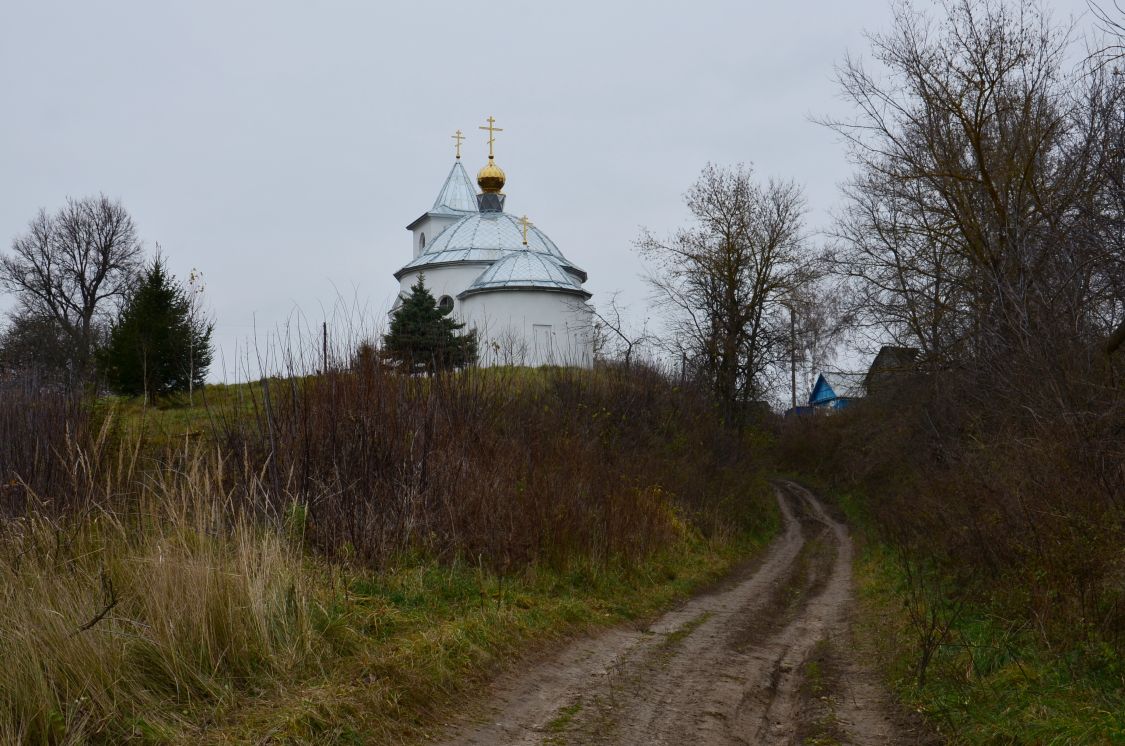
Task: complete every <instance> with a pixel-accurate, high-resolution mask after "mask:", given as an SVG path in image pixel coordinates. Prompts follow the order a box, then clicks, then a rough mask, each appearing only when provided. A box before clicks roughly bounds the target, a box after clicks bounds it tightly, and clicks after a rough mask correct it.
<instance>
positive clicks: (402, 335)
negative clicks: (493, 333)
mask: <svg viewBox="0 0 1125 746" xmlns="http://www.w3.org/2000/svg"><path fill="white" fill-rule="evenodd" d="M451 311H452V309H445V310H443V309H441V308H439V307H438V304H437V301H435V300H434V296H433V295H432V294H431V293H430V291H429V289H428V288H426V284H425V277H424V276H422V275H419V276H418V282H416V283H415V284H414V285H413V286H412V287H411V288H410V295H408V296H407V297H406V298H404V299H403V301H402V305H401V306H399V308H398V310H397V311H395V312H394V315H393V316H392V317H391V329H390V331H389V332H388V333H387V334H386V335H385V336H384V337H383V350H384V353H385V354H386V356H387V357H388V358H389V359H390V360H391V361H393V362H395V363H398V364H399V365H401V366H402V367H404V368H405V369H406V370H409V371H411V372H424V373H433V372H435V371H438V370H446V369H449V368H463V367H465V366H466V365H471V364H472V363H474V362H476V359H477V334H476V331H475V330H473V331H470V332H468V333H465V334H459V333H458V332H460V331H461V330H462V329H464V328H465V325H464V324H459V323H457V322H456V321H454V320H453V318H451V317H450V315H449V314H450V312H451Z"/></svg>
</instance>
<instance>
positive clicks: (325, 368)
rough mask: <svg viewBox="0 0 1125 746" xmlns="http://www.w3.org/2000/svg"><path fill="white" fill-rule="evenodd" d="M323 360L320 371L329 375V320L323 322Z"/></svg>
mask: <svg viewBox="0 0 1125 746" xmlns="http://www.w3.org/2000/svg"><path fill="white" fill-rule="evenodd" d="M321 331H322V335H321V360H322V361H323V363H322V365H321V368H320V372H321V373H323V374H325V375H328V322H327V321H324V322H322V323H321Z"/></svg>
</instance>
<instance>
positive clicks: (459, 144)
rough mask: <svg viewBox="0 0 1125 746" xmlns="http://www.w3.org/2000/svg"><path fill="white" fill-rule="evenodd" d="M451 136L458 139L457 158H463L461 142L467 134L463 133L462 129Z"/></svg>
mask: <svg viewBox="0 0 1125 746" xmlns="http://www.w3.org/2000/svg"><path fill="white" fill-rule="evenodd" d="M451 137H453V139H454V140H456V141H457V160H461V142H462V141H463V140H464V139H465V136H464V135H462V134H461V130H457V131H456V132H454V133H453V135H451Z"/></svg>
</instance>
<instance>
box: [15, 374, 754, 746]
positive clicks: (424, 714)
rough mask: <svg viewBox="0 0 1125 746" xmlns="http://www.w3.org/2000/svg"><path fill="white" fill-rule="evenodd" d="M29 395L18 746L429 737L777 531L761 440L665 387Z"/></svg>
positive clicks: (518, 385) (604, 384) (500, 382)
mask: <svg viewBox="0 0 1125 746" xmlns="http://www.w3.org/2000/svg"><path fill="white" fill-rule="evenodd" d="M4 386H5V388H4V392H3V393H4V395H3V396H0V433H2V434H3V435H4V436H5V437H3V438H0V470H2V471H3V474H4V482H3V485H4V486H3V488H2V490H3V507H4V510H5V521H4V526H3V531H2V532H0V567H2V568H3V571H2V572H0V598H2V600H3V603H4V606H5V609H6V613H5V615H4V616H3V619H2V620H0V641H2V642H0V692H3V693H4V694H3V696H2V698H0V740H4V741H6V742H29V743H86V742H102V743H117V742H120V741H122V740H125V739H137V740H140V741H151V742H163V741H181V740H193V741H203V742H219V741H226V742H230V741H242V740H245V739H248V738H250V737H251V735H253V736H254V737H261V736H263V735H265V734H270V735H273V736H276V737H277V738H280V739H297V740H306V741H307V740H317V741H326V742H350V741H359V742H370V741H379V740H380V739H388V738H396V739H397V738H407V737H419V736H421V735H423V734H424V733H426V732H429V730H430V729H431V728H432V727H433V726H434V717H435V716H436V714H437V713H439V712H440V707H441V704H442V702H445V701H448V700H449V699H450V698H451V697H453V696H455V695H460V696H462V697H464V696H466V695H467V694H468V693H470V692H471V691H472V687H473V686H474V684H475V683H477V682H480V681H482V680H483V679H484V678H485V677H486V676H487V675H488V674H489V673H490V672H493V671H495V670H496V669H497V668H498V667H501V666H502V665H503V664H504V662H505V661H508V660H510V659H511V656H512V655H513V654H516V653H521V652H526V651H528V650H529V649H530V647H532V646H535V645H539V644H545V643H550V642H551V641H552V640H557V639H559V638H560V637H563V636H567V635H573V634H576V633H578V632H581V631H582V630H585V629H589V628H590V627H591V626H598V625H605V624H612V623H615V622H620V621H622V620H624V619H631V618H637V617H641V616H644V615H646V614H651V613H653V612H655V611H656V610H657V609H659V608H660V607H661V606H662V605H666V604H667V603H669V602H671V601H672V600H673V599H675V598H678V597H681V596H683V595H685V594H687V593H689V592H691V591H692V590H693V589H695V588H698V587H699V586H700V585H701V584H704V583H707V582H709V581H711V580H714V579H716V578H718V577H719V576H720V575H721V574H723V573H724V572H725V571H727V570H729V568H730V567H731V566H732V565H733V564H734V563H736V562H738V561H739V560H741V559H742V558H745V557H747V556H748V555H749V554H750V553H752V552H753V551H754V550H755V549H756V548H758V547H760V546H761V545H762V544H763V543H764V542H765V541H766V539H767V538H768V536H769V535H770V533H771V532H772V530H773V529H774V527H775V525H776V516H775V512H774V511H775V508H774V506H773V501H772V497H771V495H770V493H769V490H768V487H767V485H766V484H765V482H764V480H763V478H762V472H761V470H760V469H759V468H757V464H756V462H755V461H754V460H753V459H752V458H751V454H750V450H749V448H748V443H747V441H746V440H745V439H744V436H743V435H741V434H740V433H739V432H737V431H735V430H730V429H728V428H726V427H725V426H724V425H723V424H722V422H721V417H720V415H719V413H718V412H717V411H716V410H715V407H714V406H713V405H712V404H710V403H709V400H708V399H707V397H706V396H705V395H703V394H701V393H700V392H698V391H697V390H696V389H695V388H693V387H691V386H679V385H675V384H673V383H672V382H670V381H669V380H667V379H666V378H665V377H663V376H662V375H660V374H659V373H657V372H655V371H652V370H649V369H647V368H639V367H636V366H632V367H631V368H630V369H628V370H625V369H620V368H614V367H603V368H601V369H598V370H596V371H592V372H591V371H576V370H564V369H557V370H539V371H529V370H520V369H509V370H491V371H489V370H469V371H464V372H460V373H450V374H439V375H436V376H431V377H426V378H417V377H411V376H402V375H399V374H396V373H394V372H391V371H389V370H388V369H386V368H384V367H382V366H381V365H379V364H377V363H375V362H374V361H371V360H368V361H366V362H365V363H361V364H358V367H355V368H349V369H346V370H344V369H341V370H333V371H330V372H329V373H328V374H326V375H320V376H309V377H300V376H294V377H288V378H287V377H279V378H272V379H266V380H263V381H261V382H258V383H254V384H245V385H242V386H231V387H226V388H218V387H216V389H215V390H214V391H212V390H211V389H210V387H209V388H208V389H207V390H206V394H205V395H204V396H205V397H206V401H207V402H208V404H206V405H204V404H198V403H197V406H196V407H195V408H190V407H176V406H175V404H174V403H172V402H169V403H168V405H169V408H167V409H158V408H155V407H152V406H145V405H144V404H143V402H142V401H139V400H133V401H124V400H120V399H117V400H102V401H99V402H97V403H96V406H91V405H90V403H89V402H88V401H83V400H81V399H76V398H74V397H73V396H71V395H70V394H68V393H66V391H65V390H63V389H56V388H51V387H46V386H41V385H36V384H35V383H34V382H30V381H29V382H24V383H23V384H18V383H15V382H7V383H5V384H4ZM197 397H199V398H200V399H203V398H204V397H200V396H199V394H198V393H197ZM142 422H145V423H147V424H144V425H143V426H142ZM156 423H159V427H158V426H156ZM181 426H182V427H183V430H182V431H181Z"/></svg>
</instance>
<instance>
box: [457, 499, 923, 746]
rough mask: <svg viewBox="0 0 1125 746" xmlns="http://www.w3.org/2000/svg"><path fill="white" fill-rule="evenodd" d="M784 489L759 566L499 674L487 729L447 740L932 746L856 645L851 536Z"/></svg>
mask: <svg viewBox="0 0 1125 746" xmlns="http://www.w3.org/2000/svg"><path fill="white" fill-rule="evenodd" d="M776 489H777V499H778V504H779V506H780V508H781V514H782V518H783V525H784V530H783V532H782V534H781V536H780V537H778V538H777V539H776V540H775V541H774V542H773V544H771V546H770V547H769V549H768V550H767V552H766V553H765V555H764V557H763V558H762V559H761V561H760V562H759V563H756V564H755V565H754V566H748V567H746V568H744V569H743V570H741V571H739V572H737V573H735V575H734V576H733V577H732V578H730V579H729V581H728V582H726V583H724V584H723V585H722V586H721V587H720V588H718V589H717V590H715V591H713V592H710V593H707V594H704V595H700V596H697V597H695V598H692V599H690V600H689V601H687V602H685V603H684V604H682V605H681V606H680V607H678V608H676V609H674V610H673V611H670V612H668V613H667V614H665V615H664V616H662V617H660V618H659V619H658V620H657V621H656V622H654V623H653V624H652V625H651V626H649V627H647V628H645V629H633V630H630V629H615V630H611V631H609V632H606V633H604V634H602V635H599V636H597V637H594V638H591V639H587V640H582V641H579V642H577V643H574V644H572V645H570V646H569V647H567V648H565V649H563V650H562V651H560V652H559V653H557V654H556V655H554V656H553V657H552V658H550V659H549V660H547V661H545V662H542V663H539V664H536V665H534V666H533V667H531V668H530V669H529V670H526V671H523V672H518V673H513V674H510V675H508V676H505V677H502V678H501V679H500V680H499V681H497V682H496V683H495V684H494V685H493V687H492V688H491V691H490V692H489V694H490V697H489V705H488V710H487V714H486V717H485V721H484V722H482V723H479V724H475V725H470V726H468V727H462V728H461V729H460V732H457V733H455V734H453V735H452V737H451V738H450V739H449V740H448V741H447V742H446V743H448V744H451V745H452V744H458V745H467V744H488V745H489V746H493V745H495V744H677V745H678V744H706V745H712V744H715V745H718V744H792V743H802V742H805V741H816V742H819V743H854V744H894V743H910V744H915V743H933V742H935V741H934V739H933V737H932V736H930V735H928V734H927V733H925V732H924V731H923V730H922V729H921V727H920V725H919V724H918V723H917V722H914V721H911V720H910V719H909V718H907V717H904V716H903V715H902V713H901V712H900V711H899V709H898V708H897V707H896V706H895V705H894V704H893V702H892V700H891V699H890V697H888V696H887V694H886V692H885V691H883V689H882V687H881V686H880V684H879V681H878V678H877V677H876V676H875V675H874V674H873V673H872V672H871V671H870V670H869V669H868V668H867V667H866V666H865V665H863V663H862V661H861V659H860V656H859V655H857V653H856V651H855V650H854V648H853V645H852V634H851V623H852V616H853V614H852V606H853V599H852V582H851V572H852V555H853V547H852V542H851V539H850V537H849V535H848V531H847V528H846V527H845V526H844V525H843V524H842V523H841V522H840V521H838V520H836V519H835V518H834V517H833V516H832V515H831V514H830V513H829V512H828V511H827V510H826V509H825V508H824V505H823V504H822V503H821V502H820V500H819V499H817V497H816V496H815V495H813V494H812V493H811V492H809V491H808V490H806V489H804V488H803V487H801V486H800V485H797V484H795V483H791V482H782V483H779V484H778V485H777V487H776Z"/></svg>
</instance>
